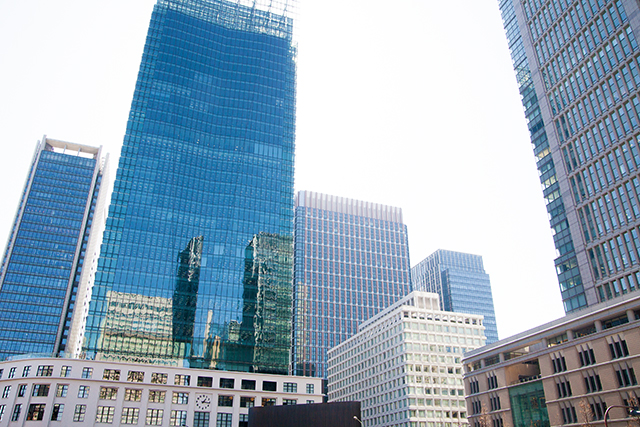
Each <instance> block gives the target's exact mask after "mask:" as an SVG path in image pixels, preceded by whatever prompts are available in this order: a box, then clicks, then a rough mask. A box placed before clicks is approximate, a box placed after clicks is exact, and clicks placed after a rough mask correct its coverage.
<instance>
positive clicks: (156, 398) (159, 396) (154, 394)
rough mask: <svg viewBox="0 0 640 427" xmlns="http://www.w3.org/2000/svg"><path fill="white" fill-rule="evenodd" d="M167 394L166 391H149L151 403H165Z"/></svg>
mask: <svg viewBox="0 0 640 427" xmlns="http://www.w3.org/2000/svg"><path fill="white" fill-rule="evenodd" d="M166 393H167V392H166V391H164V390H149V402H153V403H164V396H165V395H166Z"/></svg>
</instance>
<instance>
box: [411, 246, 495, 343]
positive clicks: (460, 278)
mask: <svg viewBox="0 0 640 427" xmlns="http://www.w3.org/2000/svg"><path fill="white" fill-rule="evenodd" d="M411 284H412V285H413V289H414V290H416V291H426V292H433V293H436V294H438V295H440V304H441V306H442V309H443V310H445V311H455V312H457V313H471V314H481V315H483V316H484V321H483V323H484V327H485V331H484V333H485V336H486V337H487V343H488V344H490V343H492V342H494V341H498V326H497V324H496V314H495V310H494V308H493V294H492V293H491V282H490V280H489V275H488V274H487V273H485V271H484V264H483V262H482V257H481V256H480V255H472V254H465V253H462V252H453V251H445V250H442V249H438V250H437V251H435V252H434V253H432V254H431V255H429V256H428V257H426V258H425V259H424V260H422V261H420V262H419V263H418V264H417V265H416V266H414V267H413V268H412V269H411Z"/></svg>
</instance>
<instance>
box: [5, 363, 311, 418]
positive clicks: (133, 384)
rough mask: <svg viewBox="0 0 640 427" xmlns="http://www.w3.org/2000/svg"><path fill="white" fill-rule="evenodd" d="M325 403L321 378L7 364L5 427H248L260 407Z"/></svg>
mask: <svg viewBox="0 0 640 427" xmlns="http://www.w3.org/2000/svg"><path fill="white" fill-rule="evenodd" d="M321 402H322V380H321V379H320V378H309V377H294V376H288V375H272V374H253V373H247V372H231V371H214V370H205V369H189V368H177V367H173V366H171V367H169V366H159V365H146V364H133V363H114V362H104V361H94V360H82V359H62V358H33V359H28V358H25V359H20V360H11V361H6V362H0V427H5V426H11V427H14V426H15V427H17V426H24V425H26V426H33V427H38V426H60V427H66V426H78V427H80V426H94V425H95V426H102V425H105V426H106V425H123V426H124V425H132V426H135V425H138V426H189V427H214V426H216V427H246V426H247V425H248V421H249V415H248V413H249V408H251V407H253V406H266V405H293V404H305V403H321Z"/></svg>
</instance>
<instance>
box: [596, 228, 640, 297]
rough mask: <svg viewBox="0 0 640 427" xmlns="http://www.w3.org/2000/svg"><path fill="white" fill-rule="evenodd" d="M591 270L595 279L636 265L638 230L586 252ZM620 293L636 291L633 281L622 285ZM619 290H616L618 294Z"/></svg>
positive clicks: (638, 242)
mask: <svg viewBox="0 0 640 427" xmlns="http://www.w3.org/2000/svg"><path fill="white" fill-rule="evenodd" d="M587 254H588V255H589V261H590V263H591V269H592V271H593V274H594V276H595V278H596V280H597V279H600V278H602V277H606V276H610V275H613V274H615V273H617V272H621V271H624V270H626V269H627V268H629V267H630V266H632V265H635V264H636V263H635V262H634V260H636V259H638V257H639V256H640V240H638V230H637V229H636V228H633V229H631V230H630V231H628V232H624V233H622V234H621V235H619V236H616V237H615V238H613V239H609V240H606V241H604V242H602V243H600V244H598V245H596V246H594V247H591V248H589V249H588V250H587ZM624 285H625V286H624V287H623V289H622V293H627V292H628V291H630V290H631V291H633V290H636V289H638V288H637V284H636V283H634V282H633V281H629V283H628V285H627V283H624ZM619 292H620V289H616V293H619Z"/></svg>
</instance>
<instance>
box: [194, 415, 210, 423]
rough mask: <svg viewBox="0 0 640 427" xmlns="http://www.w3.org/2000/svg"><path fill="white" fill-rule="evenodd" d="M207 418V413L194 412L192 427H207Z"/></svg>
mask: <svg viewBox="0 0 640 427" xmlns="http://www.w3.org/2000/svg"><path fill="white" fill-rule="evenodd" d="M209 417H210V415H209V413H208V412H194V413H193V427H209Z"/></svg>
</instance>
